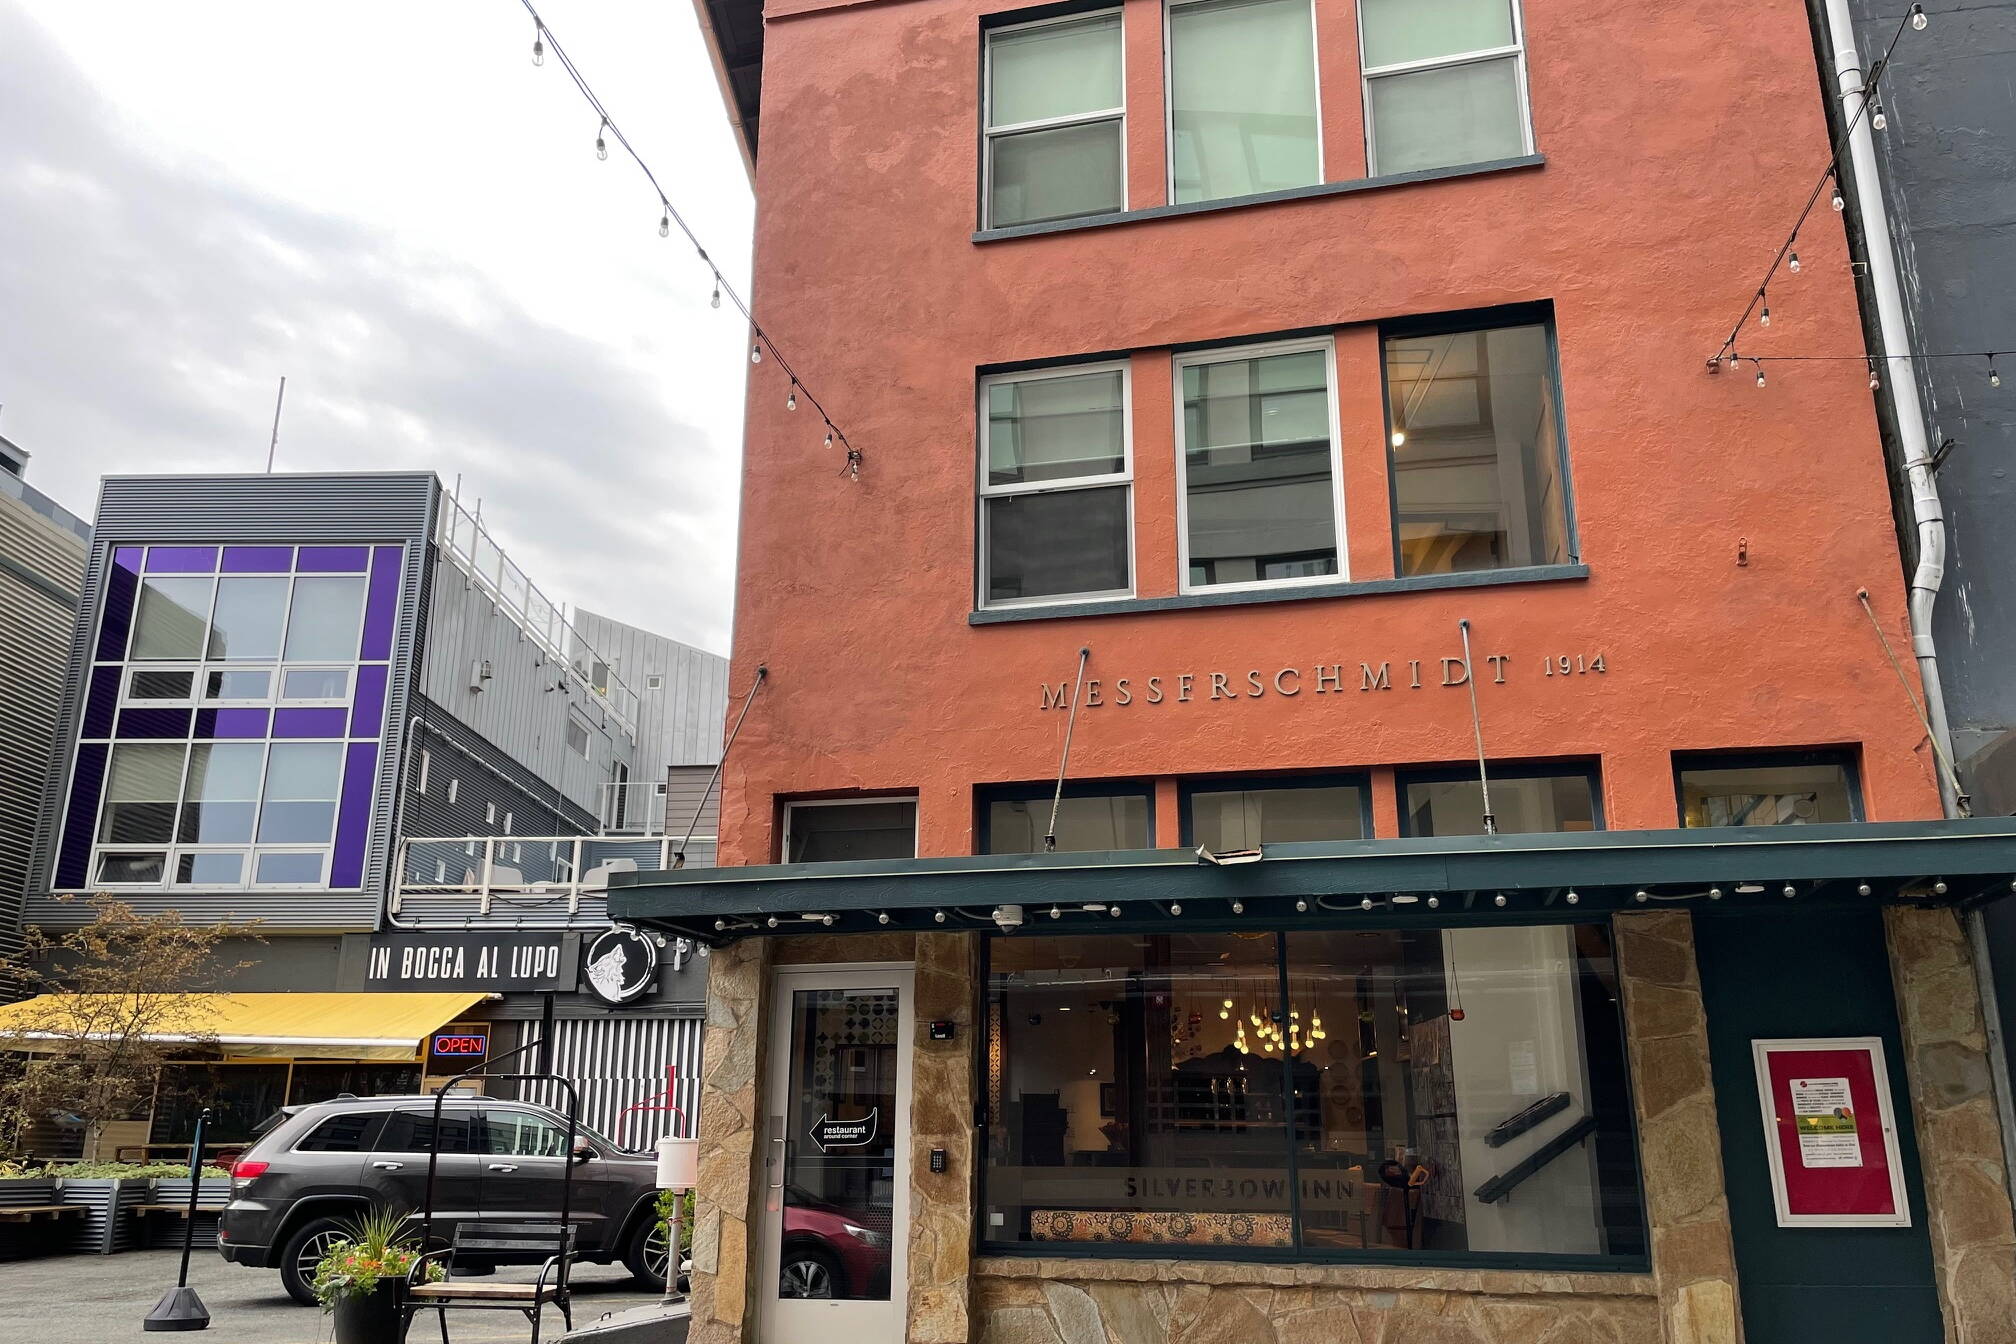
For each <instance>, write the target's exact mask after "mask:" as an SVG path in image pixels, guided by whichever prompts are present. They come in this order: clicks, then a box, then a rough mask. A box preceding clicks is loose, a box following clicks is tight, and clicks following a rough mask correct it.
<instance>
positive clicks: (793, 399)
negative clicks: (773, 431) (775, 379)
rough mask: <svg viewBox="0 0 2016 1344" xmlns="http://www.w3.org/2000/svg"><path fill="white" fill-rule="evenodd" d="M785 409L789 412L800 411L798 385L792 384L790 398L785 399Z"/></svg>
mask: <svg viewBox="0 0 2016 1344" xmlns="http://www.w3.org/2000/svg"><path fill="white" fill-rule="evenodd" d="M784 409H785V410H787V411H795V410H797V409H798V384H796V383H793V384H791V393H790V395H789V396H787V397H785V398H784Z"/></svg>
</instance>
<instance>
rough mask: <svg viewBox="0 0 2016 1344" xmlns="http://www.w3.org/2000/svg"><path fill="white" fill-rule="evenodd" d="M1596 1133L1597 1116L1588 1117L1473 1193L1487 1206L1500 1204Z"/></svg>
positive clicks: (1569, 1127)
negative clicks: (1514, 1191)
mask: <svg viewBox="0 0 2016 1344" xmlns="http://www.w3.org/2000/svg"><path fill="white" fill-rule="evenodd" d="M1595 1132H1596V1117H1595V1116H1593V1115H1585V1116H1583V1117H1582V1118H1581V1119H1580V1120H1577V1121H1576V1122H1575V1123H1574V1124H1572V1125H1570V1126H1568V1128H1566V1129H1564V1130H1562V1131H1561V1132H1560V1133H1559V1134H1556V1135H1555V1136H1554V1137H1553V1138H1551V1139H1549V1140H1547V1142H1545V1143H1543V1144H1541V1145H1540V1146H1539V1147H1538V1148H1535V1149H1534V1150H1533V1151H1532V1152H1531V1153H1529V1154H1527V1156H1526V1158H1525V1159H1524V1160H1523V1161H1521V1162H1520V1163H1519V1164H1518V1165H1517V1166H1515V1167H1513V1168H1512V1169H1511V1170H1510V1171H1506V1172H1502V1173H1500V1174H1499V1175H1497V1176H1493V1177H1492V1178H1491V1179H1490V1180H1488V1181H1486V1182H1484V1184H1482V1185H1480V1186H1478V1187H1477V1189H1476V1190H1475V1191H1473V1192H1472V1193H1474V1194H1475V1195H1476V1196H1477V1198H1479V1199H1481V1200H1483V1201H1484V1202H1485V1203H1486V1204H1496V1203H1497V1202H1498V1201H1499V1200H1501V1199H1504V1198H1506V1197H1507V1196H1509V1195H1510V1194H1511V1193H1512V1191H1513V1190H1515V1189H1516V1188H1518V1186H1519V1184H1520V1183H1521V1182H1522V1181H1524V1180H1526V1179H1527V1178H1528V1177H1530V1176H1532V1175H1533V1174H1534V1173H1535V1172H1537V1171H1539V1170H1540V1168H1542V1167H1544V1166H1546V1165H1547V1164H1548V1163H1549V1162H1552V1161H1553V1160H1554V1159H1555V1158H1557V1157H1559V1156H1561V1154H1563V1153H1565V1152H1567V1151H1568V1150H1569V1149H1570V1148H1573V1147H1574V1146H1575V1145H1576V1144H1578V1143H1580V1142H1582V1140H1584V1139H1586V1138H1588V1137H1589V1136H1590V1135H1591V1134H1594V1133H1595Z"/></svg>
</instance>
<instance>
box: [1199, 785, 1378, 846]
mask: <svg viewBox="0 0 2016 1344" xmlns="http://www.w3.org/2000/svg"><path fill="white" fill-rule="evenodd" d="M1187 800H1188V801H1187V816H1188V821H1189V827H1190V839H1189V843H1190V844H1192V845H1202V846H1203V847H1204V848H1206V849H1208V850H1210V851H1212V852H1213V853H1214V854H1224V853H1229V852H1232V851H1235V850H1242V849H1258V848H1259V847H1260V846H1261V845H1263V844H1265V845H1285V844H1294V843H1296V842H1298V841H1315V840H1359V839H1363V838H1364V836H1365V834H1366V830H1365V801H1366V799H1365V789H1364V787H1363V786H1362V785H1359V784H1329V783H1324V784H1273V785H1265V786H1261V787H1254V788H1233V787H1223V788H1218V787H1212V786H1210V785H1199V786H1197V787H1196V788H1194V789H1192V790H1190V791H1189V792H1188V795H1187Z"/></svg>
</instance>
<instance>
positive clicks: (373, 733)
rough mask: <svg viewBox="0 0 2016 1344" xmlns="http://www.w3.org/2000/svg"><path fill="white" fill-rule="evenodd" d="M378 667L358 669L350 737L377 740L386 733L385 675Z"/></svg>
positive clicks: (384, 669)
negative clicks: (376, 738) (381, 734)
mask: <svg viewBox="0 0 2016 1344" xmlns="http://www.w3.org/2000/svg"><path fill="white" fill-rule="evenodd" d="M387 671H389V669H388V668H386V667H384V666H382V665H378V666H367V667H360V668H358V669H357V698H356V699H355V700H354V701H353V702H352V704H351V709H350V736H352V737H371V738H375V737H377V736H378V735H379V734H380V733H382V732H384V731H385V674H386V672H387Z"/></svg>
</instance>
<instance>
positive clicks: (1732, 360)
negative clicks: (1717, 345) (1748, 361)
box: [1729, 350, 1742, 373]
mask: <svg viewBox="0 0 2016 1344" xmlns="http://www.w3.org/2000/svg"><path fill="white" fill-rule="evenodd" d="M1741 362H1742V361H1741V359H1740V357H1739V356H1738V355H1737V354H1736V352H1735V351H1734V350H1731V351H1730V352H1729V372H1731V373H1734V372H1736V366H1737V365H1738V364H1739V363H1741Z"/></svg>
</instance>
